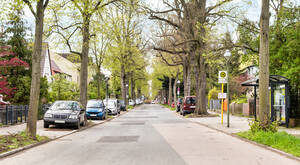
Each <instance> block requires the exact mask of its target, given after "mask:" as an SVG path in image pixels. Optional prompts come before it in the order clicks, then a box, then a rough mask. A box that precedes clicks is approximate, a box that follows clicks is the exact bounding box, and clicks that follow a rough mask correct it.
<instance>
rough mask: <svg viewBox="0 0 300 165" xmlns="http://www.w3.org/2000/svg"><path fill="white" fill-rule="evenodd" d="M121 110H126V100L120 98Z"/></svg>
mask: <svg viewBox="0 0 300 165" xmlns="http://www.w3.org/2000/svg"><path fill="white" fill-rule="evenodd" d="M120 110H121V111H126V105H125V101H124V100H120Z"/></svg>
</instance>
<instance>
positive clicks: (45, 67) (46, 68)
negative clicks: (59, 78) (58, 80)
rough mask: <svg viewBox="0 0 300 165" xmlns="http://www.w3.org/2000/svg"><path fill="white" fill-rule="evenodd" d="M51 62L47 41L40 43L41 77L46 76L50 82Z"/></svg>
mask: <svg viewBox="0 0 300 165" xmlns="http://www.w3.org/2000/svg"><path fill="white" fill-rule="evenodd" d="M51 76H52V73H51V63H50V55H49V46H48V43H46V42H44V43H43V45H42V55H41V77H45V78H47V80H48V82H49V83H50V82H52V79H51Z"/></svg>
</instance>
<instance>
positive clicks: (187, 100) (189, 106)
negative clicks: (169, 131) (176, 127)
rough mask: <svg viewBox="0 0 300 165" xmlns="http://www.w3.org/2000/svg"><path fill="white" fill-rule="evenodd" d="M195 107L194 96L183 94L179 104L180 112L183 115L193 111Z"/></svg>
mask: <svg viewBox="0 0 300 165" xmlns="http://www.w3.org/2000/svg"><path fill="white" fill-rule="evenodd" d="M195 108H196V96H185V97H184V99H183V103H182V104H181V108H180V114H181V115H183V116H184V115H185V114H188V113H194V111H195Z"/></svg>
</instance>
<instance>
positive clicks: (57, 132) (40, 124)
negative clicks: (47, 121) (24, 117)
mask: <svg viewBox="0 0 300 165" xmlns="http://www.w3.org/2000/svg"><path fill="white" fill-rule="evenodd" d="M103 122H104V121H103V120H93V121H92V123H91V124H99V123H103ZM25 129H26V123H23V124H19V125H12V126H8V127H2V128H0V135H9V134H16V133H19V132H22V131H24V130H25ZM75 131H77V130H75V129H73V128H72V127H64V128H61V127H58V126H51V127H50V128H44V121H43V120H39V121H37V134H38V135H40V136H47V137H48V138H50V139H54V138H57V137H61V136H64V135H67V134H70V133H73V132H75Z"/></svg>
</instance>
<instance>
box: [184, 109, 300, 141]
mask: <svg viewBox="0 0 300 165" xmlns="http://www.w3.org/2000/svg"><path fill="white" fill-rule="evenodd" d="M208 112H209V113H211V114H218V113H215V112H212V111H208ZM218 115H219V116H218V117H201V118H187V119H188V120H189V121H192V122H197V123H201V124H203V125H206V126H208V127H211V128H214V129H217V130H221V131H224V132H227V133H230V134H234V133H237V132H241V131H247V130H249V128H250V127H249V122H250V121H252V120H253V119H251V118H247V117H240V116H232V115H230V120H229V123H230V127H229V128H227V114H226V113H224V116H223V124H221V114H218ZM279 131H285V132H287V133H289V134H291V135H294V136H297V137H299V138H300V129H295V128H285V127H279Z"/></svg>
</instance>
